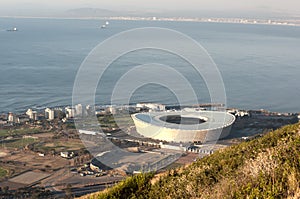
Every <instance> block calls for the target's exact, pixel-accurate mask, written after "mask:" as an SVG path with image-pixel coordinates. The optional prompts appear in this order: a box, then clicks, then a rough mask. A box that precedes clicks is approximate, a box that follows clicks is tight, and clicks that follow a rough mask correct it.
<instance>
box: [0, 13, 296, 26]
mask: <svg viewBox="0 0 300 199" xmlns="http://www.w3.org/2000/svg"><path fill="white" fill-rule="evenodd" d="M0 18H16V19H57V20H60V19H63V20H75V19H76V20H112V21H114V20H115V21H163V22H199V23H225V24H245V25H246V24H247V25H273V26H295V27H299V26H300V20H296V19H255V18H226V17H221V18H212V17H211V18H209V17H202V18H197V17H195V18H185V17H155V16H154V17H129V16H117V17H109V16H108V17H66V16H61V17H59V16H6V15H4V16H0Z"/></svg>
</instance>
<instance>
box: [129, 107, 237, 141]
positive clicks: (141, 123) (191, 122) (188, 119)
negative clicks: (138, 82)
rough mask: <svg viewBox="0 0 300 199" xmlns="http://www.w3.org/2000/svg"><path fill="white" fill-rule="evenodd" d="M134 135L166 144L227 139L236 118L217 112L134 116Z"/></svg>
mask: <svg viewBox="0 0 300 199" xmlns="http://www.w3.org/2000/svg"><path fill="white" fill-rule="evenodd" d="M131 117H132V119H133V121H134V124H135V127H136V130H137V132H138V133H139V134H140V135H142V136H144V137H148V138H152V139H156V140H161V141H167V142H180V143H188V142H198V143H199V142H200V143H204V142H207V141H215V140H218V139H222V138H225V137H226V136H228V135H229V133H230V130H231V126H232V124H233V123H234V121H235V116H233V115H231V114H229V113H226V112H220V111H192V112H190V111H173V112H148V113H136V114H133V115H132V116H131Z"/></svg>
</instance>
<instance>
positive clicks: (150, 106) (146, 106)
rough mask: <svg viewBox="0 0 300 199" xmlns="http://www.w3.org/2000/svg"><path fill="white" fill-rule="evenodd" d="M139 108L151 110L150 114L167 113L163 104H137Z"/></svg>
mask: <svg viewBox="0 0 300 199" xmlns="http://www.w3.org/2000/svg"><path fill="white" fill-rule="evenodd" d="M136 107H137V108H140V109H149V112H151V111H165V110H166V106H165V105H163V104H155V103H138V104H136Z"/></svg>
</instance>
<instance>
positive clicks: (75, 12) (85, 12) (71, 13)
mask: <svg viewBox="0 0 300 199" xmlns="http://www.w3.org/2000/svg"><path fill="white" fill-rule="evenodd" d="M64 15H66V16H68V17H110V16H119V15H120V13H119V12H116V11H112V10H107V9H100V8H78V9H72V10H67V11H66V12H65V13H64Z"/></svg>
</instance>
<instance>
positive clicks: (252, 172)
mask: <svg viewBox="0 0 300 199" xmlns="http://www.w3.org/2000/svg"><path fill="white" fill-rule="evenodd" d="M82 198H208V199H209V198H213V199H223V198H236V199H238V198H249V199H250V198H253V199H254V198H291V199H292V198H300V128H299V123H298V124H294V125H289V126H286V127H283V128H281V129H279V130H276V131H274V132H270V133H268V134H266V135H265V136H263V137H260V138H256V139H253V140H250V141H246V142H243V143H241V144H239V145H234V146H231V147H228V148H225V149H223V150H221V151H217V152H215V153H214V154H212V155H210V156H207V157H204V158H203V159H200V160H198V161H196V162H194V163H193V164H191V165H189V166H187V167H180V168H177V169H172V170H169V171H167V172H165V173H163V174H160V175H154V174H153V173H148V174H140V175H135V176H133V177H129V178H127V179H126V180H125V181H123V182H120V183H119V184H118V185H116V186H115V187H113V188H110V189H108V190H105V191H103V192H99V193H95V194H92V195H88V196H85V197H82Z"/></svg>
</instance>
